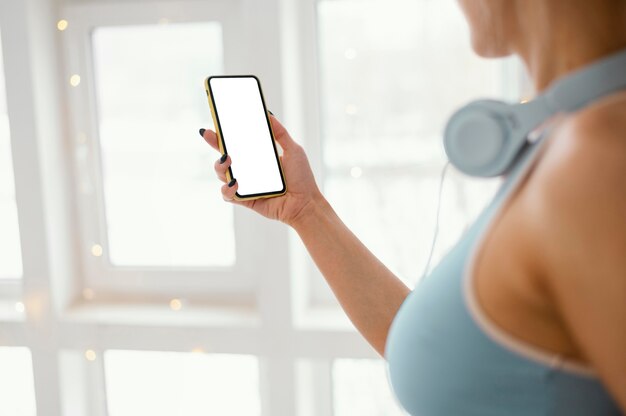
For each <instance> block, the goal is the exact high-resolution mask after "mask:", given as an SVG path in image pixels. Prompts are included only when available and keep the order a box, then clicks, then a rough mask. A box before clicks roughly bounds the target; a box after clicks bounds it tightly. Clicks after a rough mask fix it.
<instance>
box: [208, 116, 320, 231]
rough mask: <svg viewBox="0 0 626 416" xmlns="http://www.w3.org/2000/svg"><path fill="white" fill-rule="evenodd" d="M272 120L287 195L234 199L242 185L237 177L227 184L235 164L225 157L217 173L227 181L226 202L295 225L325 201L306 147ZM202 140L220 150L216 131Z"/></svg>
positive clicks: (271, 118) (217, 162)
mask: <svg viewBox="0 0 626 416" xmlns="http://www.w3.org/2000/svg"><path fill="white" fill-rule="evenodd" d="M270 121H271V123H272V130H273V131H274V136H275V138H276V142H277V143H278V144H279V145H280V147H281V148H282V149H283V155H282V156H281V163H282V166H283V170H284V174H285V181H286V182H287V193H286V194H285V195H282V196H280V197H274V198H263V199H254V200H250V201H236V200H234V199H233V198H234V196H235V192H237V189H238V187H239V184H238V183H237V182H236V179H237V178H234V181H231V183H226V171H227V170H228V167H229V166H230V165H231V163H232V160H231V158H230V156H229V155H226V158H225V159H224V158H223V156H222V158H220V159H218V160H217V161H216V162H215V173H216V174H217V177H218V178H219V179H220V180H221V181H222V182H224V185H223V186H222V197H223V198H224V200H226V201H229V202H232V203H234V204H237V205H243V206H245V207H248V208H250V209H252V210H254V211H256V212H258V213H259V214H261V215H263V216H265V217H267V218H270V219H275V220H279V221H282V222H284V223H285V224H289V225H291V226H293V225H294V224H295V223H296V222H297V221H298V219H299V218H301V217H302V216H303V215H306V212H307V211H308V210H309V209H310V208H312V206H313V204H314V203H315V202H317V201H319V200H321V199H323V197H322V194H321V192H320V190H319V188H318V187H317V184H316V183H315V178H314V177H313V172H312V171H311V166H310V165H309V161H308V159H307V157H306V154H305V153H304V150H303V149H302V147H301V146H300V145H299V144H298V143H296V142H295V141H294V140H293V139H292V138H291V136H290V135H289V133H288V132H287V130H286V129H285V127H283V125H282V124H280V122H279V121H278V120H277V119H276V118H275V117H274V116H270ZM201 133H202V131H201ZM202 137H203V138H204V140H206V142H207V143H208V144H209V145H211V147H213V148H214V149H215V150H218V151H219V146H218V144H217V136H216V134H215V132H214V131H211V130H205V131H204V134H203V135H202ZM233 182H234V183H233ZM229 185H231V186H229Z"/></svg>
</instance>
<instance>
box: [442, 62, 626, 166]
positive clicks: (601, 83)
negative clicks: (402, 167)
mask: <svg viewBox="0 0 626 416" xmlns="http://www.w3.org/2000/svg"><path fill="white" fill-rule="evenodd" d="M623 88H626V50H624V51H621V52H619V53H616V54H614V55H611V56H609V57H606V58H604V59H601V60H599V61H596V62H594V63H592V64H591V65H588V66H586V67H584V68H582V69H580V70H578V71H576V72H574V73H572V74H571V75H567V76H565V77H564V78H562V79H560V80H557V81H556V82H555V83H554V84H553V85H552V86H550V87H549V88H548V89H547V90H546V91H545V92H544V93H543V94H541V95H539V96H538V97H537V98H535V99H534V100H532V101H530V102H528V103H523V104H508V103H504V102H500V101H495V100H480V101H475V102H472V103H470V104H468V105H466V106H464V107H462V108H461V109H459V110H458V111H457V112H456V113H455V114H454V115H453V116H452V117H451V118H450V120H449V121H448V124H447V126H446V129H445V132H444V140H443V143H444V148H445V151H446V154H447V155H448V159H449V160H450V163H452V165H454V166H455V167H456V168H457V169H459V170H460V171H462V172H464V173H466V174H468V175H472V176H482V177H490V176H498V175H502V174H504V173H506V172H507V171H508V170H509V168H510V167H511V166H512V165H513V164H514V161H515V159H516V157H517V155H518V154H519V152H520V149H522V148H523V147H524V145H525V143H526V142H527V136H528V134H529V133H530V132H531V131H533V130H534V129H535V128H537V126H539V125H540V124H541V123H543V122H544V121H546V120H547V119H548V118H550V117H551V116H553V115H554V114H556V113H559V112H566V113H569V112H573V111H576V110H579V109H581V108H583V107H585V106H586V105H588V104H590V103H591V102H593V101H595V100H597V99H598V98H600V97H602V96H604V95H606V94H609V93H611V92H614V91H617V90H620V89H623Z"/></svg>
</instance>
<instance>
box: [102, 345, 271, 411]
mask: <svg viewBox="0 0 626 416" xmlns="http://www.w3.org/2000/svg"><path fill="white" fill-rule="evenodd" d="M104 365H105V374H106V388H107V398H108V409H109V415H110V416H136V415H151V416H177V415H179V416H194V415H197V416H206V415H225V416H239V415H241V416H254V415H260V413H261V410H260V409H261V405H260V397H259V368H258V361H257V359H256V358H255V357H251V356H236V355H206V354H197V353H174V352H146V351H107V352H106V353H105V356H104Z"/></svg>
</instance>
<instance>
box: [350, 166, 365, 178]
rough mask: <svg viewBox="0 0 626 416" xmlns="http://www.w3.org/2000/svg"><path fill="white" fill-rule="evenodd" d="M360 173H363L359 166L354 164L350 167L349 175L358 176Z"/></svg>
mask: <svg viewBox="0 0 626 416" xmlns="http://www.w3.org/2000/svg"><path fill="white" fill-rule="evenodd" d="M361 175H363V169H361V168H360V167H358V166H354V167H353V168H352V169H350V176H352V177H353V178H355V179H357V178H360V177H361Z"/></svg>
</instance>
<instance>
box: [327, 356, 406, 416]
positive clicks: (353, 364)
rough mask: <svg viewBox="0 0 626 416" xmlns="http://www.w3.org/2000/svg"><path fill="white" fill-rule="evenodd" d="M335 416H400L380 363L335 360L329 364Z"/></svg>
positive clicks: (382, 364)
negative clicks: (331, 364)
mask: <svg viewBox="0 0 626 416" xmlns="http://www.w3.org/2000/svg"><path fill="white" fill-rule="evenodd" d="M332 372H333V376H332V379H333V401H334V415H335V416H351V415H359V416H379V415H385V416H402V415H406V413H405V412H404V411H403V410H402V409H401V408H400V407H399V405H398V404H397V403H396V402H395V399H394V397H393V393H391V390H390V387H389V382H388V381H387V371H386V368H385V364H384V362H382V361H380V360H353V359H339V360H335V362H334V363H333V369H332Z"/></svg>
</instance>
